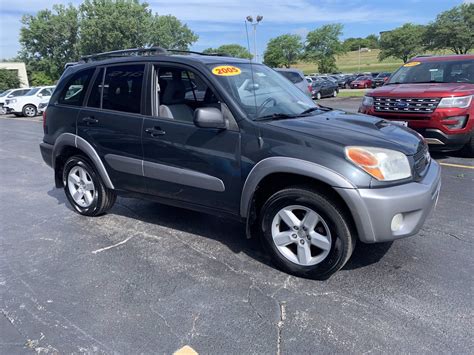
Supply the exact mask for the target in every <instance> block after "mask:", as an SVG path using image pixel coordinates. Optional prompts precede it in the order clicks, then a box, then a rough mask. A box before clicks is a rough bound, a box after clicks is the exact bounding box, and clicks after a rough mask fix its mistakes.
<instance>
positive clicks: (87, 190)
mask: <svg viewBox="0 0 474 355" xmlns="http://www.w3.org/2000/svg"><path fill="white" fill-rule="evenodd" d="M67 179H68V184H67V186H68V189H69V193H70V194H71V196H72V198H73V200H74V202H75V203H76V204H77V205H78V206H80V207H84V208H86V207H89V206H90V205H91V204H92V202H93V201H94V197H95V195H96V191H95V186H94V182H93V181H92V178H91V176H90V175H89V173H88V172H87V170H86V169H84V168H82V167H80V166H75V167H73V168H72V169H71V170H70V171H69V174H68V177H67Z"/></svg>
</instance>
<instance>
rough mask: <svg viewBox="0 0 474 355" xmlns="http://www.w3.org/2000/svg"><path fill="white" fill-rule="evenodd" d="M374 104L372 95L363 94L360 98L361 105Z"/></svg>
mask: <svg viewBox="0 0 474 355" xmlns="http://www.w3.org/2000/svg"><path fill="white" fill-rule="evenodd" d="M373 104H374V98H373V97H372V96H364V99H363V100H362V105H363V106H372V105H373Z"/></svg>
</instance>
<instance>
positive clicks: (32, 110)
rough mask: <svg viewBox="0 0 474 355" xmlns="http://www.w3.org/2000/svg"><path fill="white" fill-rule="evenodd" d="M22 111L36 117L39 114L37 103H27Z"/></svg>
mask: <svg viewBox="0 0 474 355" xmlns="http://www.w3.org/2000/svg"><path fill="white" fill-rule="evenodd" d="M22 113H23V116H26V117H35V116H36V115H37V114H38V111H37V109H36V106H35V105H25V106H24V107H23V111H22Z"/></svg>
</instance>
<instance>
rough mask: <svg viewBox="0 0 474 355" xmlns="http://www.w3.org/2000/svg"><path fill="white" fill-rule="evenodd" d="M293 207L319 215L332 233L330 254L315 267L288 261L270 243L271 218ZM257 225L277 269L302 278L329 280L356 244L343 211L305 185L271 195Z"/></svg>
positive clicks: (349, 220)
mask: <svg viewBox="0 0 474 355" xmlns="http://www.w3.org/2000/svg"><path fill="white" fill-rule="evenodd" d="M295 204H297V205H301V206H305V207H308V208H310V209H312V210H313V211H315V212H316V213H318V214H319V215H320V216H321V217H322V218H323V219H324V220H325V222H326V224H327V226H328V227H329V230H330V232H331V236H332V241H331V249H330V251H329V254H328V255H327V256H326V257H325V258H324V259H323V260H322V261H321V262H319V263H318V264H316V265H312V266H303V265H298V264H296V263H294V262H292V261H290V260H289V259H287V258H286V257H285V256H283V254H282V253H281V252H280V251H279V250H278V248H277V246H276V245H275V243H274V241H273V237H272V233H271V226H272V225H271V224H272V221H273V218H274V217H275V216H276V214H277V213H278V212H279V211H280V210H281V209H282V208H284V207H286V206H292V205H295ZM260 226H261V228H262V238H261V239H262V242H263V246H264V248H265V250H266V251H267V253H268V254H269V255H270V257H271V259H272V261H273V263H274V264H275V265H276V267H277V268H279V269H280V270H282V271H284V272H287V273H289V274H292V275H295V276H299V277H304V278H311V279H318V280H325V279H328V278H329V277H330V276H331V275H332V274H334V273H335V272H336V271H338V270H339V269H341V268H342V267H343V266H344V265H345V264H346V262H347V261H348V260H349V258H350V256H351V255H352V252H353V250H354V247H355V244H356V237H355V234H356V233H355V231H354V228H353V227H352V223H351V219H350V217H349V216H348V215H347V213H346V212H345V210H344V209H343V208H341V206H340V205H339V204H338V203H337V202H335V201H334V199H333V198H331V197H330V194H326V193H322V192H319V191H316V190H313V189H311V188H310V187H305V186H295V187H290V188H286V189H284V190H280V191H278V192H276V193H275V194H274V195H272V196H271V197H270V198H269V199H268V200H267V201H266V203H265V204H264V206H263V208H262V213H261V219H260Z"/></svg>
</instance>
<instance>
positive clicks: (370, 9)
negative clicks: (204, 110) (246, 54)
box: [0, 0, 474, 58]
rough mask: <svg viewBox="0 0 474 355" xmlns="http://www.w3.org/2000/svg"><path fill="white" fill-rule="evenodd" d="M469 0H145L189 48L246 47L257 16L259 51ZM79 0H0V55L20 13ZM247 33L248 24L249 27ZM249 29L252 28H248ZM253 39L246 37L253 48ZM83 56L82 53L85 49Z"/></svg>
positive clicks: (350, 33) (13, 46)
mask: <svg viewBox="0 0 474 355" xmlns="http://www.w3.org/2000/svg"><path fill="white" fill-rule="evenodd" d="M473 1H474V0H225V1H223V0H167V1H164V0H148V1H147V2H148V3H149V4H150V7H151V9H152V10H153V11H154V12H156V13H158V14H160V15H167V14H172V15H174V16H176V17H178V18H179V19H180V20H181V21H183V22H185V23H187V25H188V26H189V27H190V28H191V29H192V30H193V31H194V32H196V33H197V34H198V35H199V40H198V41H197V42H196V43H195V44H194V45H193V47H192V49H193V50H197V51H200V50H203V49H205V48H208V47H214V48H215V47H218V46H220V45H222V44H229V43H238V44H241V45H244V46H247V39H246V32H245V25H244V23H245V18H246V17H247V15H252V16H254V18H255V17H256V15H262V16H263V21H262V22H261V23H260V24H259V25H258V27H257V48H258V53H259V54H261V53H262V52H263V51H264V49H265V47H266V43H267V42H268V40H269V39H271V38H273V37H276V36H279V35H281V34H285V33H293V34H299V35H301V36H303V37H304V36H305V35H306V34H307V33H308V32H309V31H311V30H313V29H315V28H317V27H319V26H321V25H324V24H328V23H336V22H337V23H342V24H343V25H344V34H343V39H344V38H348V37H365V36H367V35H369V34H372V33H375V34H378V33H379V32H381V31H386V30H390V29H393V28H395V27H398V26H400V25H402V24H403V23H406V22H412V23H417V24H426V23H428V22H430V21H432V20H433V19H434V18H435V17H436V15H437V14H438V13H440V12H442V11H445V10H448V9H450V8H452V7H453V6H456V5H459V4H461V3H463V2H473ZM81 2H82V1H80V0H0V58H11V57H14V56H15V55H16V54H17V52H18V50H19V49H20V45H19V43H18V36H19V31H20V27H21V23H20V19H21V17H22V15H24V14H35V13H36V12H37V11H38V10H41V9H45V8H51V7H52V4H53V3H64V4H67V3H72V4H75V5H78V4H80V3H81ZM249 31H251V28H249ZM250 33H251V32H250ZM252 40H253V39H252V37H251V38H250V45H251V51H252V52H253V42H252ZM84 54H85V53H84Z"/></svg>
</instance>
